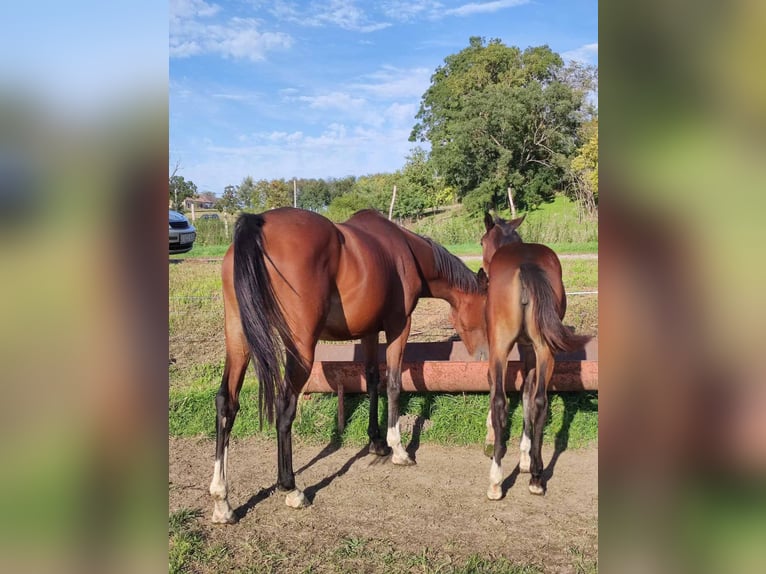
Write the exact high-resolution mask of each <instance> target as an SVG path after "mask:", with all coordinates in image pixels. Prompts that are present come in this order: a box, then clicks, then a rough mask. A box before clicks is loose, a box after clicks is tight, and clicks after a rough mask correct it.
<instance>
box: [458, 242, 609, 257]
mask: <svg viewBox="0 0 766 574" xmlns="http://www.w3.org/2000/svg"><path fill="white" fill-rule="evenodd" d="M547 245H548V247H550V248H551V249H553V251H555V252H556V253H557V254H559V255H562V254H570V253H598V241H581V242H578V243H548V244H547ZM444 247H445V248H446V249H447V251H449V252H450V253H452V254H453V255H457V256H458V257H459V256H462V255H481V244H480V243H479V242H478V241H473V242H467V243H455V244H453V245H445V246H444Z"/></svg>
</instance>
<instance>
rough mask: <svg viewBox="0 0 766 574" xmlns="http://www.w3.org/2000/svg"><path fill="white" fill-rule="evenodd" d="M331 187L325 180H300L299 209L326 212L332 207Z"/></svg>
mask: <svg viewBox="0 0 766 574" xmlns="http://www.w3.org/2000/svg"><path fill="white" fill-rule="evenodd" d="M331 199H332V198H331V197H330V186H329V185H328V184H327V182H326V181H325V180H323V179H299V180H298V207H300V208H301V209H310V210H311V211H316V212H324V211H326V210H327V206H328V205H330V201H331Z"/></svg>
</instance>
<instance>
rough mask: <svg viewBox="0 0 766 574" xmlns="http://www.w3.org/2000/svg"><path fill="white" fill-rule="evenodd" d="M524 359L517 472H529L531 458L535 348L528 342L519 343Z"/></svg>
mask: <svg viewBox="0 0 766 574" xmlns="http://www.w3.org/2000/svg"><path fill="white" fill-rule="evenodd" d="M519 346H520V347H521V348H520V351H521V354H522V358H523V360H524V384H523V387H522V389H521V400H522V408H523V413H524V422H523V425H522V430H521V444H520V445H519V472H529V467H530V464H531V459H530V457H529V449H530V447H531V445H532V411H531V408H530V403H531V401H532V399H531V397H532V392H533V390H534V388H535V377H536V372H537V371H536V370H535V350H534V347H533V346H532V345H530V344H525V345H521V344H520V345H519Z"/></svg>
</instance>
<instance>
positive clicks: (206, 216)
mask: <svg viewBox="0 0 766 574" xmlns="http://www.w3.org/2000/svg"><path fill="white" fill-rule="evenodd" d="M199 218H200V219H216V220H218V219H220V218H219V217H218V214H217V213H203V214H202V215H200V216H199Z"/></svg>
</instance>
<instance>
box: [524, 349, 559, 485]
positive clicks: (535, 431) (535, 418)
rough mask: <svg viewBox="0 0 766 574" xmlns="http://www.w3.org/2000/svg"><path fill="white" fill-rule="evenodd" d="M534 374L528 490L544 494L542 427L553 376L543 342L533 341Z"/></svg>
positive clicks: (552, 361)
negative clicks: (549, 386) (530, 475)
mask: <svg viewBox="0 0 766 574" xmlns="http://www.w3.org/2000/svg"><path fill="white" fill-rule="evenodd" d="M535 355H536V368H535V370H536V376H535V377H534V382H535V385H534V395H533V396H534V400H531V401H530V406H531V407H532V408H531V409H530V410H531V411H532V412H531V418H532V445H531V450H530V458H531V464H530V472H531V473H532V477H531V478H530V479H529V492H531V493H532V494H545V482H544V480H543V476H542V474H543V457H542V443H543V428H544V427H545V421H546V419H547V418H548V383H549V382H550V380H551V377H552V376H553V366H554V357H553V352H552V351H551V349H550V348H549V347H548V346H547V345H546V344H545V343H544V342H542V341H541V342H539V343H538V342H536V343H535Z"/></svg>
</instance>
